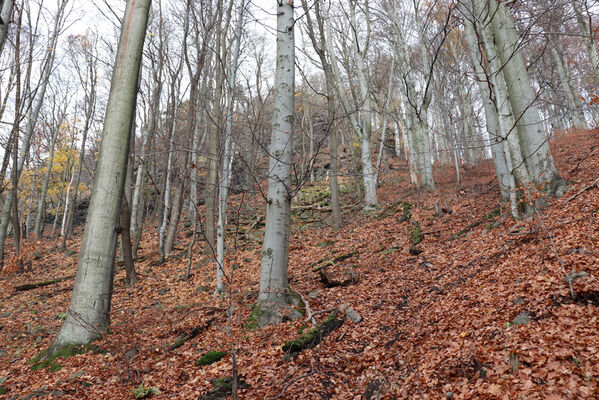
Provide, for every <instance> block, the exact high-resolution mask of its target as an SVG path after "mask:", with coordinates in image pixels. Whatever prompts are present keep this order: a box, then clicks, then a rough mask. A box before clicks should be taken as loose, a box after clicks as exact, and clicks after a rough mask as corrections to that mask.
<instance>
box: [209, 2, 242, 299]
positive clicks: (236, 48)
mask: <svg viewBox="0 0 599 400" xmlns="http://www.w3.org/2000/svg"><path fill="white" fill-rule="evenodd" d="M244 12H245V0H243V1H241V3H239V8H238V11H237V25H236V27H235V38H234V41H235V42H234V45H233V56H232V59H231V70H230V73H229V87H228V99H227V105H228V107H227V117H226V123H225V148H224V152H223V159H222V167H221V173H220V182H219V185H218V223H217V232H216V289H215V291H214V292H215V294H220V293H223V292H224V289H225V288H224V282H223V278H224V277H225V226H226V224H227V197H228V196H229V184H230V181H231V172H232V171H231V166H232V165H233V110H234V109H235V95H234V94H235V93H234V90H235V83H236V81H237V68H238V66H239V53H240V47H241V34H242V29H243V21H244Z"/></svg>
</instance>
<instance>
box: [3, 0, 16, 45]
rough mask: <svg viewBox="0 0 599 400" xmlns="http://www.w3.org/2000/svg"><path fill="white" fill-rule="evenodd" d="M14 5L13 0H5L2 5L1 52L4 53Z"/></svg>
mask: <svg viewBox="0 0 599 400" xmlns="http://www.w3.org/2000/svg"><path fill="white" fill-rule="evenodd" d="M13 6H14V1H13V0H4V1H3V2H2V7H0V21H2V22H1V23H0V54H2V49H4V43H5V42H6V38H7V37H8V28H9V25H10V22H11V18H12V9H13Z"/></svg>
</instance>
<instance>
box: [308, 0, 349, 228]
mask: <svg viewBox="0 0 599 400" xmlns="http://www.w3.org/2000/svg"><path fill="white" fill-rule="evenodd" d="M302 8H303V9H304V14H305V16H306V20H307V26H308V35H309V37H310V40H311V42H312V47H313V48H314V50H315V51H316V53H317V54H318V57H319V58H320V63H321V65H322V69H323V71H324V74H325V80H326V87H327V94H326V95H327V128H326V132H327V134H328V136H329V149H330V157H329V162H330V167H329V188H330V191H331V209H332V211H333V227H334V228H335V229H341V227H342V226H343V218H342V215H341V204H340V202H339V181H338V175H339V159H338V155H337V153H338V147H339V144H338V143H337V130H336V129H335V84H334V80H335V78H334V76H333V72H332V71H331V64H330V63H329V60H328V59H327V56H326V54H327V53H326V50H325V49H326V36H325V35H326V33H325V27H324V20H323V15H322V13H321V10H320V2H316V3H314V12H315V17H316V21H315V22H316V23H314V22H313V21H312V17H311V15H310V12H309V7H308V3H307V0H302ZM316 32H318V37H317V33H316Z"/></svg>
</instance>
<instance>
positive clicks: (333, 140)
mask: <svg viewBox="0 0 599 400" xmlns="http://www.w3.org/2000/svg"><path fill="white" fill-rule="evenodd" d="M326 81H327V82H326V84H327V132H328V133H329V149H330V154H331V156H330V158H329V160H330V163H331V166H330V168H329V188H330V190H331V209H332V210H333V227H334V228H335V229H341V227H342V226H343V217H342V215H341V204H340V201H339V181H338V178H337V177H338V175H339V159H338V155H337V150H338V147H339V145H338V143H337V129H335V126H334V124H335V88H334V87H333V79H332V77H331V73H330V71H329V73H328V74H327V75H326Z"/></svg>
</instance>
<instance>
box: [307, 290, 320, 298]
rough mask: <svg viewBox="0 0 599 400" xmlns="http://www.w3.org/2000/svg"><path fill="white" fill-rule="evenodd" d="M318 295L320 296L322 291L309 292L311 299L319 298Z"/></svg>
mask: <svg viewBox="0 0 599 400" xmlns="http://www.w3.org/2000/svg"><path fill="white" fill-rule="evenodd" d="M318 296H320V293H318V292H310V293H308V297H309V298H311V299H317V298H318Z"/></svg>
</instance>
